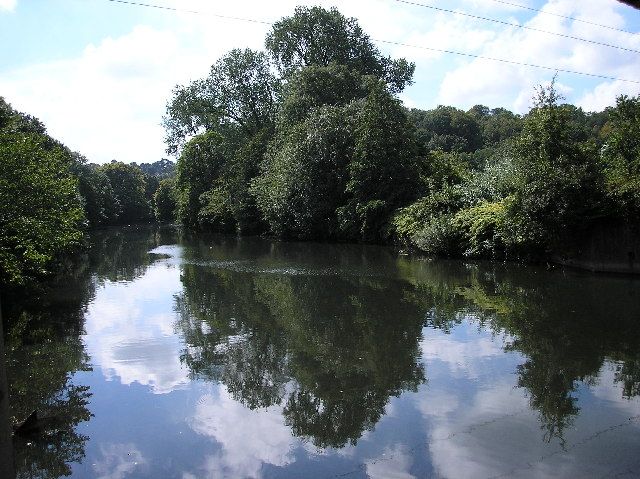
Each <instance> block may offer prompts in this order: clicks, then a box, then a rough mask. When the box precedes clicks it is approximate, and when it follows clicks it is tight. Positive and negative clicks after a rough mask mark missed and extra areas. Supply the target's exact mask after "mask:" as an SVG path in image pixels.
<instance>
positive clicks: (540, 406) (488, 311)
mask: <svg viewBox="0 0 640 479" xmlns="http://www.w3.org/2000/svg"><path fill="white" fill-rule="evenodd" d="M225 241H228V240H225ZM274 248H275V249H274ZM292 248H293V250H294V251H285V245H276V246H275V247H274V246H273V245H272V246H271V248H270V249H269V248H264V247H262V249H261V250H259V251H256V250H255V249H253V246H251V247H247V246H246V245H245V246H242V245H241V244H234V243H226V244H225V243H217V244H214V246H213V247H211V249H212V251H205V250H203V249H200V250H198V249H197V248H192V249H191V253H192V254H193V255H194V257H198V258H199V259H200V260H202V259H203V257H202V255H204V259H205V261H204V262H200V263H198V264H196V263H197V262H195V261H192V262H189V261H187V262H186V264H184V265H183V270H182V281H183V286H184V291H183V294H182V295H181V296H180V297H178V298H177V300H176V307H177V311H178V312H179V318H180V319H179V321H178V324H177V329H178V331H180V333H181V334H182V335H184V338H185V340H186V344H187V347H186V349H185V351H184V353H183V355H182V360H183V362H184V363H185V364H186V365H187V366H188V367H189V369H190V371H191V374H192V376H193V377H197V378H203V379H207V380H214V381H220V382H222V383H223V384H225V386H226V387H227V389H228V390H229V391H230V393H231V394H232V396H233V397H234V398H235V399H236V400H238V401H240V402H242V403H243V404H245V405H246V406H248V407H249V408H252V409H254V408H262V407H268V406H271V405H275V404H278V405H280V406H282V408H283V414H284V416H285V421H286V423H287V425H288V426H290V427H291V430H292V432H293V433H294V434H295V435H297V436H302V437H305V438H309V439H310V440H311V441H312V442H313V443H314V444H315V445H316V446H319V447H327V446H332V447H341V446H344V445H345V444H348V443H351V444H355V443H356V442H357V440H358V439H359V438H360V437H361V435H362V434H363V432H364V431H366V430H370V429H372V428H373V427H374V426H375V424H376V423H377V422H378V421H379V420H380V418H381V417H382V415H383V414H384V409H385V406H386V404H387V403H388V401H389V398H390V397H391V396H398V395H399V394H400V393H401V392H402V391H405V390H406V391H415V390H416V389H417V387H418V386H419V385H420V384H421V383H423V382H425V381H426V378H425V371H424V367H423V364H422V362H421V360H420V348H419V342H420V339H421V332H422V328H423V326H429V327H433V328H437V329H441V330H444V331H445V332H446V331H451V330H452V329H453V328H454V327H455V326H456V325H457V324H459V323H461V322H462V321H467V320H472V321H476V322H478V324H479V325H480V326H481V327H483V328H486V329H489V330H492V331H494V332H496V333H505V334H506V335H507V338H508V341H507V344H506V345H505V347H504V348H505V350H506V351H514V352H517V353H519V354H521V355H522V356H523V362H522V363H521V364H520V365H519V366H518V368H517V371H516V372H517V374H518V382H517V385H518V386H519V387H522V388H524V389H526V391H527V393H528V396H529V401H530V406H531V408H532V409H534V410H536V411H538V414H539V418H540V423H541V427H542V429H543V438H544V440H545V441H547V442H549V441H551V440H554V439H555V440H558V441H559V442H560V444H564V431H565V430H566V428H567V427H568V426H570V425H571V424H572V421H573V418H575V416H576V415H577V414H578V413H579V411H580V409H579V406H578V404H577V395H576V389H577V387H578V386H579V385H580V384H581V383H586V384H591V383H593V382H594V381H595V378H597V377H598V375H599V373H600V371H601V369H602V368H603V365H604V364H605V361H614V362H615V364H617V371H616V375H615V377H616V380H617V381H620V382H621V386H622V390H623V394H624V395H625V397H632V396H636V395H638V392H639V389H640V374H639V373H640V368H639V367H638V364H639V363H640V362H639V358H640V323H638V321H637V318H639V317H640V302H638V301H634V298H638V297H639V296H638V293H639V291H636V290H637V289H638V286H637V282H634V281H632V280H625V279H623V278H620V279H614V278H609V279H608V280H607V281H601V278H598V277H597V276H595V277H594V276H592V275H589V274H582V273H566V274H561V273H559V272H546V271H544V270H540V269H537V268H535V267H522V266H519V265H500V264H479V265H466V264H463V263H460V262H446V261H440V262H421V261H415V260H405V259H400V260H396V259H395V257H392V256H389V257H387V256H384V255H382V256H378V257H376V258H370V257H368V256H367V255H366V254H364V253H362V252H361V253H360V254H356V255H353V254H352V253H353V250H352V251H351V253H344V254H342V253H340V252H339V251H338V250H339V247H336V249H335V250H332V251H330V252H329V253H327V251H325V250H327V249H330V248H331V247H329V246H326V245H324V246H322V247H320V257H323V258H325V261H324V262H323V261H322V260H320V259H318V258H317V257H315V256H314V255H318V252H317V251H316V250H317V248H318V246H317V245H314V248H309V250H308V251H309V253H308V254H309V256H308V257H307V258H306V259H304V257H303V255H302V254H301V253H300V251H298V250H297V249H296V248H299V246H295V245H294V246H292ZM212 258H217V259H216V260H215V261H214V260H213V259H212ZM239 258H243V259H242V260H240V259H239ZM326 258H329V260H326ZM206 259H211V261H213V262H212V263H207V261H206ZM302 265H304V266H302ZM320 265H323V267H320ZM372 265H376V266H375V267H372ZM603 287H604V288H607V290H606V291H604V290H602V288H603ZM600 295H603V297H607V298H609V300H608V301H607V302H606V304H604V303H602V302H601V301H599V297H600ZM603 318H606V320H607V322H606V324H604V323H603Z"/></svg>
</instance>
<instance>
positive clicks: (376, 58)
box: [265, 7, 415, 93]
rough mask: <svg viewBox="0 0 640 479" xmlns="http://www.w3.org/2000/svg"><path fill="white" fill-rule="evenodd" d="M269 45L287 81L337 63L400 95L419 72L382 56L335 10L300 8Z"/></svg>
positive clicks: (352, 22) (280, 25) (273, 31)
mask: <svg viewBox="0 0 640 479" xmlns="http://www.w3.org/2000/svg"><path fill="white" fill-rule="evenodd" d="M265 45H266V47H267V50H268V51H269V53H270V54H271V56H272V57H273V59H274V61H275V64H276V67H277V68H278V70H279V72H280V74H281V75H282V76H283V77H285V78H287V77H289V76H291V75H292V74H293V73H294V72H296V71H298V70H300V69H301V68H303V67H308V66H311V65H319V66H329V65H330V64H332V63H333V64H338V65H344V66H346V67H347V68H348V69H350V70H354V71H356V72H358V73H360V74H361V75H374V76H376V77H378V78H380V79H382V80H384V81H385V82H386V83H387V84H388V86H389V89H390V90H391V91H392V92H394V93H397V92H400V91H402V90H403V89H404V87H405V86H406V85H408V84H410V83H411V77H412V76H413V72H414V70H415V65H414V64H413V63H408V62H407V61H406V60H404V59H399V60H392V59H391V58H389V57H383V56H382V55H380V52H379V51H378V49H377V48H376V47H375V46H374V45H373V43H372V42H371V40H370V39H369V36H368V35H366V34H365V33H364V32H363V31H362V28H360V26H359V25H358V21H357V20H356V19H355V18H346V17H344V16H343V15H342V14H341V13H340V12H339V11H338V10H337V9H335V8H332V9H331V10H325V9H324V8H321V7H311V8H309V7H296V10H295V13H294V15H293V16H291V17H285V18H283V19H281V20H280V21H278V22H276V23H275V24H274V25H273V28H272V29H271V32H269V34H268V35H267V39H266V42H265Z"/></svg>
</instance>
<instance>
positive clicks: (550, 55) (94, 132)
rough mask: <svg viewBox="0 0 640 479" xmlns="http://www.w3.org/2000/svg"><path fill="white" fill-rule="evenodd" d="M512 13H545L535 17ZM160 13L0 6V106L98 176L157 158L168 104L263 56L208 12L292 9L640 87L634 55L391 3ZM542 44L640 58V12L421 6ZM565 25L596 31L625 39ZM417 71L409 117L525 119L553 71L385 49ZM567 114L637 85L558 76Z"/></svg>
mask: <svg viewBox="0 0 640 479" xmlns="http://www.w3.org/2000/svg"><path fill="white" fill-rule="evenodd" d="M505 2H506V3H511V4H520V5H524V6H528V7H531V8H536V9H542V10H543V11H544V12H546V13H539V12H534V11H531V10H525V9H522V8H517V7H514V6H510V5H506V4H505ZM146 3H154V4H157V5H164V6H170V7H176V8H179V9H190V10H198V11H201V12H203V13H202V14H199V15H196V14H191V13H186V12H166V11H162V10H158V9H153V8H144V7H139V6H132V5H124V4H120V3H116V2H111V1H108V0H0V45H2V46H3V47H2V48H0V95H1V96H4V97H5V99H6V100H7V101H9V102H10V103H11V104H12V105H13V106H14V107H15V108H16V109H18V110H21V111H25V112H28V113H31V114H33V115H35V116H37V117H39V118H40V119H41V120H43V121H44V122H45V124H46V125H47V127H48V128H49V132H50V133H51V134H52V135H53V136H55V137H56V138H58V139H60V140H62V141H63V142H64V143H65V144H67V145H68V146H69V147H70V148H72V149H74V150H77V151H79V152H81V153H82V154H84V155H85V156H87V157H88V158H89V160H90V161H93V162H98V163H103V162H107V161H110V160H111V159H117V160H122V161H125V162H131V161H137V162H150V161H156V160H158V159H160V158H162V157H164V156H166V155H165V153H164V144H163V141H162V139H163V130H162V127H161V126H160V122H161V118H162V114H163V113H164V108H165V105H166V102H167V100H168V99H169V97H170V95H171V90H172V88H173V87H174V86H175V85H176V84H184V83H186V82H188V81H190V80H192V79H196V78H199V77H202V76H204V75H206V73H207V70H208V68H209V66H210V65H211V64H212V63H213V62H214V61H215V60H216V59H217V58H219V57H220V56H221V55H222V54H224V52H226V51H228V50H229V49H231V48H236V47H251V48H255V49H260V48H262V45H263V39H264V36H265V33H266V32H267V30H268V26H266V25H261V24H254V23H248V22H240V21H233V20H222V19H220V18H217V17H215V16H212V15H208V14H207V13H206V12H210V13H214V14H221V15H229V16H237V17H245V18H254V19H260V20H267V21H272V20H276V19H278V18H280V17H282V16H285V15H288V14H290V13H291V12H293V9H294V7H295V5H300V4H305V5H322V6H325V7H330V6H336V7H338V9H339V10H340V11H341V12H343V13H344V14H345V15H348V16H353V17H356V18H358V20H359V21H360V23H361V25H362V26H363V27H364V29H365V31H366V32H367V33H369V34H370V36H371V37H372V38H374V39H380V40H391V41H397V42H402V43H406V44H411V45H422V46H429V47H432V48H437V49H446V50H456V51H462V52H468V53H471V54H475V55H484V56H490V57H495V58H503V59H509V60H515V61H520V62H524V63H534V64H540V65H546V66H550V67H554V68H560V69H567V70H576V71H584V72H591V73H597V74H601V75H605V76H611V77H616V78H622V79H631V80H640V53H634V52H629V51H624V50H620V49H614V48H609V47H604V46H601V45H596V44H592V43H587V42H582V41H579V40H575V39H570V38H562V37H558V36H554V35H549V34H544V33H541V32H537V31H532V30H526V29H522V28H516V27H513V26H509V25H501V24H495V23H490V22H486V21H482V20H478V19H472V18H469V17H465V16H462V15H455V14H451V13H447V12H442V11H437V10H434V9H428V8H424V7H421V6H417V5H409V4H406V3H401V2H398V1H395V0H333V1H324V0H316V1H309V2H307V1H297V2H296V1H289V0H280V1H272V2H265V1H249V0H235V1H234V2H222V1H214V0H148V1H147V2H146ZM416 3H424V4H428V5H432V6H435V7H440V8H446V9H451V10H456V11H459V12H465V13H469V14H473V15H478V16H484V17H491V18H495V19H500V20H502V21H505V22H508V23H512V24H518V25H525V26H528V27H531V28H535V29H539V30H547V31H551V32H557V33H561V34H563V35H569V36H574V37H581V38H586V39H589V40H592V41H595V42H600V43H609V44H614V45H618V46H621V47H624V48H628V49H635V50H640V33H638V32H640V10H634V9H632V8H631V7H628V6H625V5H623V4H621V3H619V2H616V1H615V0H590V1H588V2H587V1H584V0H504V1H498V0H448V1H444V0H417V1H416ZM549 13H554V14H556V15H565V16H570V17H574V18H577V19H580V20H584V21H587V22H595V23H601V24H604V25H608V26H611V27H614V28H617V29H622V30H628V31H631V32H636V33H634V34H629V33H624V32H621V31H617V30H612V29H606V28H602V27H598V26H595V25H592V24H589V23H584V22H579V21H572V20H568V19H565V18H561V17H559V16H555V15H550V14H549ZM379 47H380V49H381V50H382V51H383V52H385V53H387V54H390V55H392V56H394V57H398V56H403V57H405V58H407V59H409V60H411V61H414V62H415V63H416V74H415V76H414V80H415V83H414V85H412V86H411V87H409V88H407V90H405V92H404V93H403V94H402V96H401V97H402V99H403V101H405V104H406V105H407V106H412V107H420V108H433V107H435V106H437V105H438V104H447V105H454V106H457V107H459V108H463V109H468V108H469V107H471V106H473V105H475V104H479V103H481V104H485V105H488V106H491V107H496V106H504V107H506V108H509V109H511V110H514V111H518V112H521V113H522V112H526V111H527V109H528V108H529V106H530V99H531V96H532V93H533V88H534V87H535V86H536V85H538V84H541V83H545V82H548V81H549V80H550V78H551V77H552V76H553V72H552V71H545V70H540V69H535V68H527V67H519V66H512V65H505V64H500V63H495V62H490V61H484V60H478V59H472V58H465V57H459V56H455V55H450V54H443V53H438V52H433V51H429V50H422V49H416V48H411V47H402V46H397V45H396V46H393V45H387V44H382V43H380V44H379ZM558 87H559V89H560V90H561V92H562V93H563V94H564V96H565V97H566V99H567V101H570V102H572V103H575V104H577V105H579V106H582V107H583V108H584V109H586V110H601V109H602V108H604V107H605V106H607V105H611V104H613V103H614V102H615V97H616V96H617V95H619V94H622V93H625V94H629V95H638V94H640V84H638V83H629V82H621V81H612V80H604V79H594V78H588V77H582V76H579V75H573V74H567V73H560V74H559V75H558Z"/></svg>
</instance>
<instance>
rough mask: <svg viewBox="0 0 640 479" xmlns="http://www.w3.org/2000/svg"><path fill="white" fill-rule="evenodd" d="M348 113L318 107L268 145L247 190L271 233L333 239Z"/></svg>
mask: <svg viewBox="0 0 640 479" xmlns="http://www.w3.org/2000/svg"><path fill="white" fill-rule="evenodd" d="M349 113H350V111H349V110H348V109H344V108H340V107H333V106H322V107H318V108H316V109H314V110H312V112H311V113H309V114H308V117H307V118H306V119H305V120H304V121H303V122H301V123H297V124H294V125H293V126H291V127H290V128H288V129H286V130H284V132H282V133H281V134H280V135H279V136H278V137H277V138H276V140H275V141H274V142H273V144H272V145H271V146H270V149H269V152H268V153H267V155H266V157H265V160H264V162H263V165H262V174H261V175H260V176H259V177H258V178H256V180H255V181H254V183H253V187H252V192H253V194H254V195H255V197H256V201H257V205H258V207H259V208H260V211H261V212H262V214H263V215H264V217H265V219H266V221H267V223H268V224H269V226H270V227H271V231H272V232H273V233H275V234H276V235H278V236H286V237H295V238H307V239H308V238H327V237H335V235H336V233H337V220H336V215H335V212H336V209H337V208H338V207H339V206H340V205H341V204H342V203H343V199H344V196H345V187H346V181H347V178H346V177H347V165H348V162H349V159H350V158H351V154H352V151H353V121H352V119H351V118H350V117H349Z"/></svg>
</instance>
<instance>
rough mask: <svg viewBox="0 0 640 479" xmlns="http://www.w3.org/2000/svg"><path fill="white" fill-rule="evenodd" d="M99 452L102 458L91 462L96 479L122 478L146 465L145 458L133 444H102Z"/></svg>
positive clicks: (129, 475)
mask: <svg viewBox="0 0 640 479" xmlns="http://www.w3.org/2000/svg"><path fill="white" fill-rule="evenodd" d="M100 453H101V454H102V458H101V459H100V460H99V461H96V462H95V463H94V464H93V470H94V471H95V473H96V477H97V478H98V479H124V478H125V477H131V475H132V473H133V472H134V471H135V470H136V469H139V468H140V467H143V466H146V465H147V460H146V459H145V458H144V457H143V456H142V453H141V452H140V450H139V449H138V448H137V447H136V446H135V445H134V444H102V445H100Z"/></svg>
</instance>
